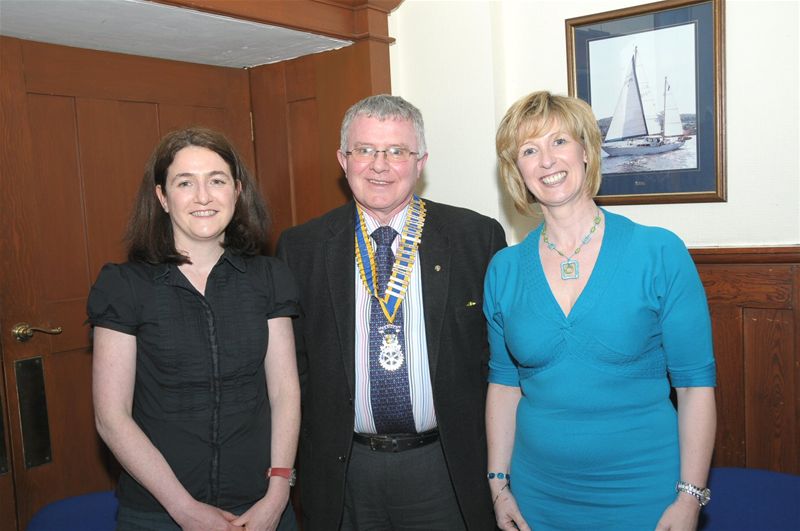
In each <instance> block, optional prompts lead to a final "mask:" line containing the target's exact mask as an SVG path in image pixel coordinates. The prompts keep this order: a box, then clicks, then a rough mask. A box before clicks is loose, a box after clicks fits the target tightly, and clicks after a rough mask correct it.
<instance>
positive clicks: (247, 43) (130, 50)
mask: <svg viewBox="0 0 800 531" xmlns="http://www.w3.org/2000/svg"><path fill="white" fill-rule="evenodd" d="M0 34H2V35H5V36H8V37H16V38H19V39H26V40H32V41H39V42H47V43H51V44H60V45H64V46H74V47H77V48H89V49H92V50H105V51H111V52H118V53H127V54H133V55H143V56H147V57H158V58H161V59H173V60H177V61H186V62H190V63H201V64H208V65H216V66H226V67H238V68H243V67H250V66H257V65H261V64H266V63H274V62H277V61H284V60H286V59H292V58H295V57H300V56H303V55H309V54H312V53H317V52H323V51H326V50H335V49H337V48H342V47H344V46H348V45H350V44H352V43H351V42H350V41H346V40H341V39H334V38H330V37H325V36H322V35H316V34H313V33H305V32H302V31H296V30H291V29H286V28H281V27H278V26H270V25H267V24H259V23H256V22H251V21H247V20H239V19H234V18H230V17H224V16H220V15H215V14H210V13H203V12H201V11H194V10H191V9H185V8H178V7H173V6H168V5H164V4H157V3H153V2H150V1H147V0H0Z"/></svg>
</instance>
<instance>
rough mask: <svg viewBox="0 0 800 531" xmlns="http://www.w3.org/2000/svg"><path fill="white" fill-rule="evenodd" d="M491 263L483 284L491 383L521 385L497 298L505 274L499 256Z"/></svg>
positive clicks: (511, 385)
mask: <svg viewBox="0 0 800 531" xmlns="http://www.w3.org/2000/svg"><path fill="white" fill-rule="evenodd" d="M500 256H501V255H500V254H498V255H495V258H494V259H493V260H492V261H491V262H490V263H489V268H488V269H487V271H486V279H485V280H484V285H483V314H484V316H485V317H486V323H487V327H486V329H487V332H488V336H489V354H490V355H489V383H494V384H500V385H507V386H510V387H519V369H518V368H517V365H516V363H515V362H514V360H513V358H512V357H511V353H510V352H509V351H508V347H506V339H505V330H504V321H503V312H502V309H501V307H500V304H499V301H498V300H497V287H498V286H497V283H498V282H500V281H502V280H500V281H499V280H498V279H502V278H503V275H501V274H499V273H498V262H499V260H498V258H499V257H500Z"/></svg>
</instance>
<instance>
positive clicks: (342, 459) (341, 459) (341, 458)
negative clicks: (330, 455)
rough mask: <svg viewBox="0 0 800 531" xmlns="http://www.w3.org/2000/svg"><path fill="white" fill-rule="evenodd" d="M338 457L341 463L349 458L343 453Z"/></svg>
mask: <svg viewBox="0 0 800 531" xmlns="http://www.w3.org/2000/svg"><path fill="white" fill-rule="evenodd" d="M336 459H338V460H339V462H340V463H344V462H345V461H346V460H347V458H346V457H345V456H343V455H340V456H339V457H337V458H336Z"/></svg>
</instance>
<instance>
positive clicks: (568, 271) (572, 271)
mask: <svg viewBox="0 0 800 531" xmlns="http://www.w3.org/2000/svg"><path fill="white" fill-rule="evenodd" d="M576 278H578V262H577V261H575V260H572V259H570V258H567V259H566V260H565V261H563V262H561V280H574V279H576Z"/></svg>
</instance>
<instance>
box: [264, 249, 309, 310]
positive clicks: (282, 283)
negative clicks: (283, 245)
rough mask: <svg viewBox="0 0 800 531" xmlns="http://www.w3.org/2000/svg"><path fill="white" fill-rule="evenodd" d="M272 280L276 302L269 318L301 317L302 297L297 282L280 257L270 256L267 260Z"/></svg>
mask: <svg viewBox="0 0 800 531" xmlns="http://www.w3.org/2000/svg"><path fill="white" fill-rule="evenodd" d="M267 264H268V268H269V271H270V280H271V282H272V292H273V294H274V303H273V305H272V309H271V311H270V312H269V313H268V314H267V319H272V318H275V317H299V316H300V315H301V310H300V298H299V292H298V289H297V282H296V281H295V279H294V275H292V272H291V271H289V267H288V266H287V265H286V264H285V263H284V262H283V261H282V260H280V259H278V258H270V259H269V260H268V262H267Z"/></svg>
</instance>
